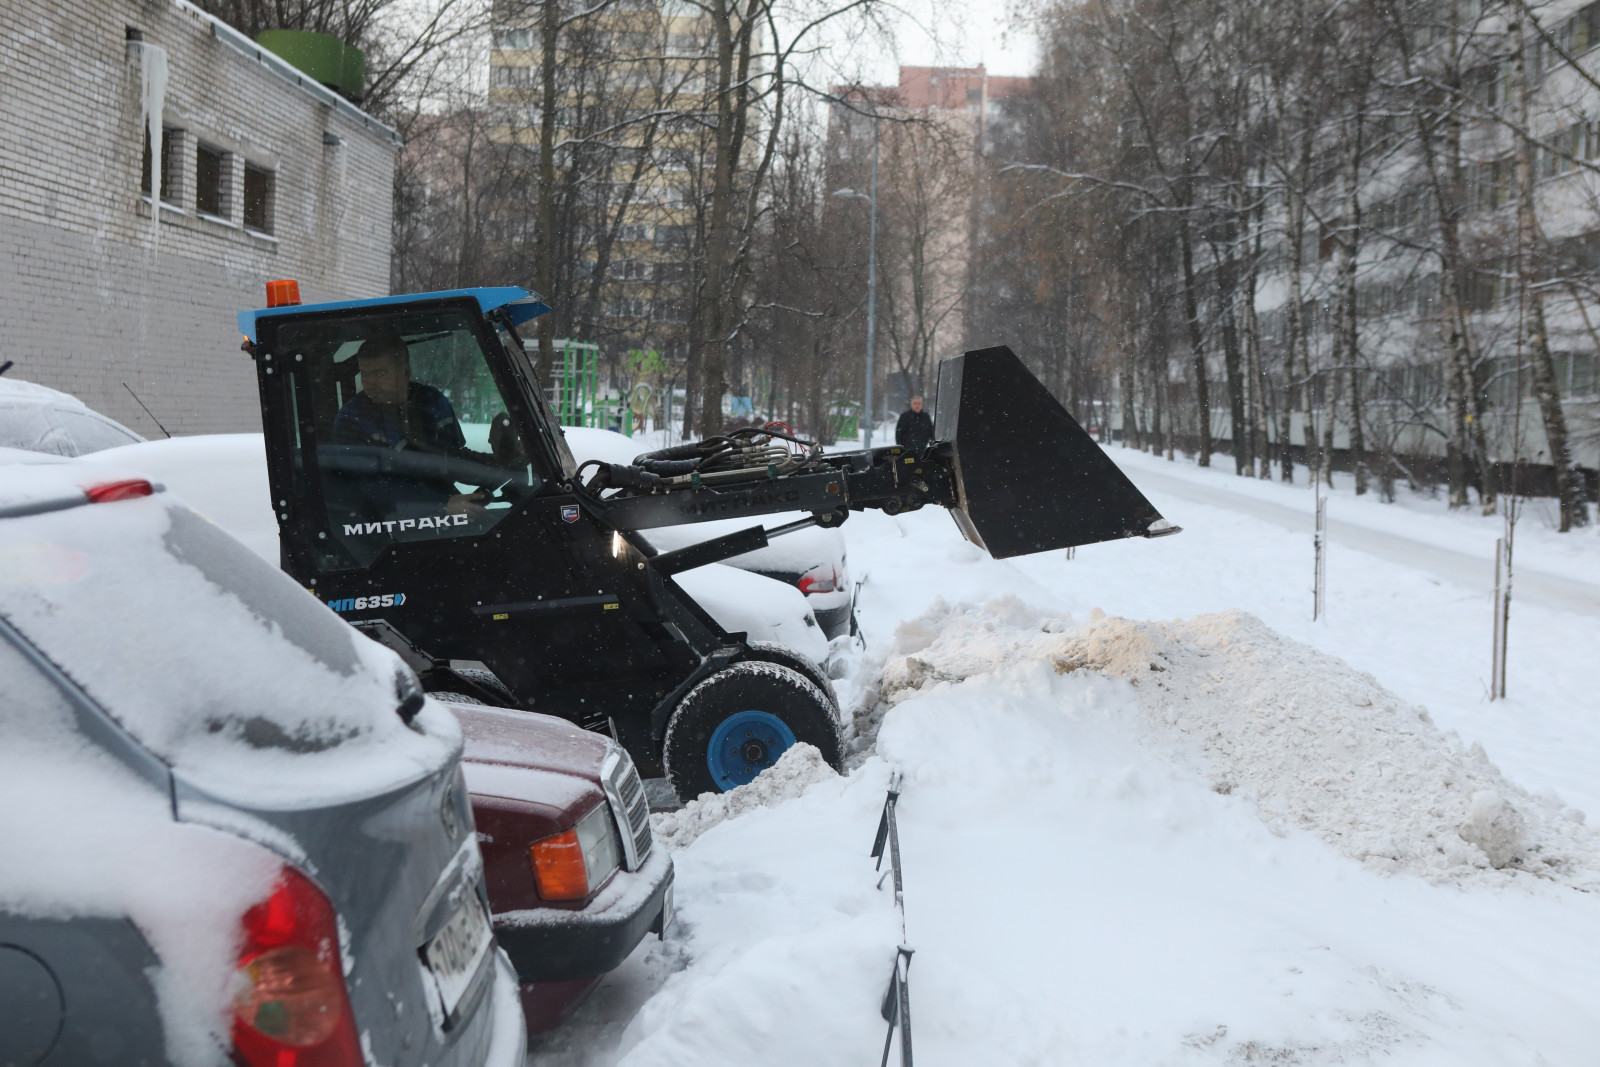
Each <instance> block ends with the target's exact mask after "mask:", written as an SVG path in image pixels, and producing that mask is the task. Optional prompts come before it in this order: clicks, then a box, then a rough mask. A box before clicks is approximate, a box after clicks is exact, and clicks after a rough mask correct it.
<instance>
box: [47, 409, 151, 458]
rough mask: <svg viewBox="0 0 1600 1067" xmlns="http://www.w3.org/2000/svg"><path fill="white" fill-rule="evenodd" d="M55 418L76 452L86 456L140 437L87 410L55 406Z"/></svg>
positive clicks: (137, 441)
mask: <svg viewBox="0 0 1600 1067" xmlns="http://www.w3.org/2000/svg"><path fill="white" fill-rule="evenodd" d="M53 414H54V416H55V420H56V421H57V422H58V423H60V424H61V426H62V428H63V429H65V430H66V431H67V434H68V436H70V437H71V438H72V443H73V444H74V445H76V446H77V451H76V454H77V455H80V456H87V455H88V454H89V453H91V452H102V451H104V450H105V449H108V448H117V447H120V446H121V445H133V444H138V443H139V440H140V438H139V437H138V436H137V435H136V434H131V433H129V432H128V431H126V430H124V429H122V428H121V427H119V426H116V425H113V424H112V423H110V422H108V421H107V420H105V419H102V418H100V417H99V416H98V415H91V414H89V413H88V412H87V411H69V410H67V409H65V408H57V409H56V410H55V411H54V412H53Z"/></svg>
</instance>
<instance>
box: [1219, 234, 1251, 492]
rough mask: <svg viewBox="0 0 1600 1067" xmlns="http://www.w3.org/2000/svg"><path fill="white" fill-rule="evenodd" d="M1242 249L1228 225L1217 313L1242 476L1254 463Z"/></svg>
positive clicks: (1236, 461)
mask: <svg viewBox="0 0 1600 1067" xmlns="http://www.w3.org/2000/svg"><path fill="white" fill-rule="evenodd" d="M1238 248H1239V245H1238V233H1237V231H1236V230H1235V229H1234V227H1233V226H1231V225H1230V226H1227V227H1226V228H1225V232H1224V233H1223V247H1222V255H1221V256H1220V257H1219V258H1218V261H1217V314H1218V315H1220V316H1221V317H1222V366H1223V371H1224V373H1225V374H1226V376H1227V383H1228V433H1229V435H1230V436H1231V438H1232V441H1233V473H1234V474H1240V475H1242V474H1243V473H1244V471H1245V465H1246V464H1247V463H1249V462H1250V440H1249V434H1248V433H1247V432H1246V430H1245V418H1244V371H1243V368H1242V366H1241V363H1242V360H1241V358H1240V352H1239V328H1238V319H1237V318H1236V317H1235V308H1234V304H1235V302H1236V301H1237V300H1238V296H1239V254H1238Z"/></svg>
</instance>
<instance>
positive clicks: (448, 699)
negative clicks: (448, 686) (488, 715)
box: [428, 690, 483, 704]
mask: <svg viewBox="0 0 1600 1067" xmlns="http://www.w3.org/2000/svg"><path fill="white" fill-rule="evenodd" d="M428 695H429V696H431V697H432V698H433V699H435V700H442V701H444V702H445V703H446V704H483V701H481V700H479V699H478V698H477V697H472V696H468V695H467V694H465V693H447V692H445V691H443V690H440V691H439V692H437V693H429V694H428Z"/></svg>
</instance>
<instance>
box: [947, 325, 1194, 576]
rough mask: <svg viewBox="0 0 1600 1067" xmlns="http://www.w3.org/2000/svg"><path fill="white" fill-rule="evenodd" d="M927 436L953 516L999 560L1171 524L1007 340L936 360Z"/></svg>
mask: <svg viewBox="0 0 1600 1067" xmlns="http://www.w3.org/2000/svg"><path fill="white" fill-rule="evenodd" d="M934 436H935V438H936V439H938V440H939V441H943V442H945V443H947V445H948V446H949V447H950V448H951V449H952V450H953V456H952V459H951V466H952V467H953V468H954V470H955V476H956V488H957V492H958V493H959V496H960V501H959V506H958V507H955V508H952V509H951V512H952V514H954V515H955V518H956V524H957V525H958V526H960V527H961V532H962V533H963V534H964V535H965V536H966V538H967V540H969V541H971V542H972V543H973V544H975V545H978V546H979V547H980V548H983V549H985V550H987V551H988V552H989V554H990V555H992V556H994V557H995V558H996V559H1005V558H1007V557H1009V556H1020V555H1023V554H1025V553H1028V552H1042V551H1045V550H1047V549H1057V548H1069V547H1072V546H1075V545H1088V544H1094V543H1095V542H1097V541H1112V540H1116V539H1118V538H1122V537H1158V536H1161V535H1163V534H1168V533H1177V532H1178V527H1176V526H1173V525H1172V524H1171V523H1169V522H1167V521H1166V520H1165V519H1163V518H1162V517H1161V513H1160V512H1158V511H1157V510H1156V509H1155V507H1154V506H1153V505H1152V504H1151V503H1150V501H1148V500H1146V499H1145V498H1144V494H1143V493H1141V492H1139V490H1138V489H1137V488H1135V486H1134V484H1133V483H1132V482H1131V481H1129V480H1128V476H1127V475H1125V474H1123V473H1122V471H1121V470H1119V469H1118V468H1117V465H1116V464H1115V463H1112V462H1111V459H1110V457H1108V456H1107V455H1106V454H1105V453H1104V452H1103V451H1101V449H1100V446H1099V445H1098V444H1096V443H1095V441H1094V439H1093V438H1092V437H1090V436H1089V435H1088V434H1087V433H1085V432H1084V430H1083V427H1081V426H1079V425H1078V423H1077V420H1075V419H1074V418H1073V417H1072V416H1071V415H1069V414H1067V409H1066V408H1064V407H1062V406H1061V404H1060V402H1058V401H1057V400H1056V398H1055V397H1053V396H1051V395H1050V393H1049V392H1048V391H1047V390H1046V389H1045V387H1044V386H1043V385H1042V384H1041V383H1040V382H1039V379H1037V378H1035V377H1034V376H1033V374H1032V373H1031V372H1029V370H1028V368H1027V367H1025V366H1023V365H1022V361H1021V360H1020V359H1018V358H1017V357H1016V355H1014V354H1013V353H1012V351H1011V349H1009V348H1003V347H1002V348H984V349H980V350H978V351H976V352H968V353H966V354H965V355H962V356H957V357H956V358H954V359H949V360H946V361H945V362H943V363H941V364H939V391H938V394H937V399H936V408H935V423H934Z"/></svg>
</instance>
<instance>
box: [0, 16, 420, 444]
mask: <svg viewBox="0 0 1600 1067" xmlns="http://www.w3.org/2000/svg"><path fill="white" fill-rule="evenodd" d="M0 25H3V26H4V29H3V30H0V250H3V254H0V362H3V361H4V360H13V361H15V364H16V366H15V367H14V368H13V369H12V370H11V372H10V374H11V375H13V376H15V377H18V378H22V379H26V380H29V381H35V382H39V383H40V384H43V385H48V386H52V387H54V388H58V389H63V390H66V391H68V392H71V393H73V394H75V395H77V396H78V397H80V398H81V399H82V400H84V401H85V402H86V403H88V404H89V405H91V406H92V407H95V408H98V409H99V410H101V411H104V412H105V413H106V414H108V415H110V416H112V417H113V418H116V419H118V420H120V421H122V422H124V423H126V424H127V425H129V426H131V427H133V428H135V429H138V430H140V431H141V432H143V433H145V434H147V435H159V433H160V431H159V430H157V428H156V426H155V424H154V422H153V421H152V419H151V417H150V416H149V415H147V414H146V413H145V412H144V411H143V410H142V409H141V408H140V406H139V404H138V403H137V402H136V401H135V400H134V398H133V396H132V395H131V394H130V390H131V391H132V392H133V393H137V394H138V396H139V398H140V399H142V400H143V401H144V403H145V404H146V405H148V406H149V407H150V409H151V411H152V412H154V415H155V417H156V418H159V419H160V421H161V422H162V424H163V425H164V426H165V427H166V429H167V430H168V431H171V432H173V433H207V432H229V431H234V432H253V431H255V430H258V429H259V428H260V417H259V411H258V405H257V401H256V396H255V384H254V375H253V371H252V369H251V366H250V361H249V359H248V358H247V357H245V356H244V355H243V354H242V353H241V352H240V351H239V341H240V337H239V334H238V332H237V329H236V326H235V323H234V312H236V311H238V310H240V309H243V308H248V307H256V306H259V305H260V304H261V303H262V301H263V292H264V290H263V283H264V282H265V281H266V280H268V279H270V278H295V279H297V280H299V282H300V286H301V293H302V295H303V297H304V298H305V299H306V300H307V301H311V300H319V299H335V298H342V297H355V296H370V295H377V294H381V293H384V292H387V289H388V281H389V253H390V233H391V213H392V203H393V200H392V196H393V194H392V187H393V173H394V152H395V147H396V145H395V140H394V138H393V135H392V134H391V133H390V132H389V131H388V130H387V129H385V128H383V127H381V126H379V125H377V124H375V123H372V122H370V121H364V117H363V116H360V115H359V113H354V112H353V111H352V110H351V109H349V108H347V107H340V106H336V105H335V103H333V102H331V100H330V98H329V97H328V94H327V93H326V92H324V91H319V90H313V89H310V88H307V87H305V86H302V85H297V84H294V83H293V82H292V81H290V80H288V79H286V77H285V76H284V75H283V74H282V73H281V67H279V68H276V69H275V68H274V67H273V66H272V65H270V64H269V63H267V62H265V61H264V60H262V59H259V58H252V57H251V56H250V55H248V54H246V53H245V52H244V51H242V50H241V47H240V46H239V42H238V39H237V35H231V36H230V34H229V32H228V31H227V29H226V27H219V26H218V25H217V24H216V23H215V22H214V20H212V19H211V18H210V17H209V16H206V15H204V14H202V13H200V12H199V11H198V9H195V8H193V7H192V6H191V5H189V4H187V3H184V2H182V0H148V2H141V0H0ZM245 44H247V42H245ZM162 58H164V59H165V73H166V86H165V92H164V93H160V94H158V93H156V92H154V91H153V90H154V89H157V88H159V80H160V79H159V77H157V78H155V79H152V75H153V74H157V75H158V74H159V73H160V69H159V68H160V66H161V59H162ZM152 81H154V82H155V83H156V84H154V85H153V84H152ZM158 96H159V98H160V100H159V102H160V120H159V121H160V124H161V125H162V126H163V127H165V129H164V131H163V138H162V139H163V141H166V140H168V138H170V145H171V147H170V148H169V149H168V150H166V151H164V152H163V153H161V155H162V157H163V162H164V163H165V167H163V166H162V165H161V164H160V163H157V162H154V161H152V163H151V164H150V168H151V170H153V171H155V172H156V174H154V175H152V176H151V178H150V184H151V185H156V184H158V183H157V179H158V178H159V177H160V176H161V172H162V171H163V170H164V171H165V173H166V177H167V178H168V181H167V182H166V183H165V185H166V187H167V188H166V196H167V198H168V200H167V201H163V200H162V199H161V197H160V196H159V195H158V193H159V191H158V190H153V191H152V194H153V195H146V194H145V193H144V191H143V190H144V187H145V178H144V174H145V168H146V152H147V148H146V121H145V116H146V113H147V108H148V107H150V106H151V104H152V102H154V101H156V100H157V98H158ZM158 203H159V207H157V206H155V205H156V204H158ZM153 215H154V216H159V220H157V219H156V218H153V217H152V216H153Z"/></svg>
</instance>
